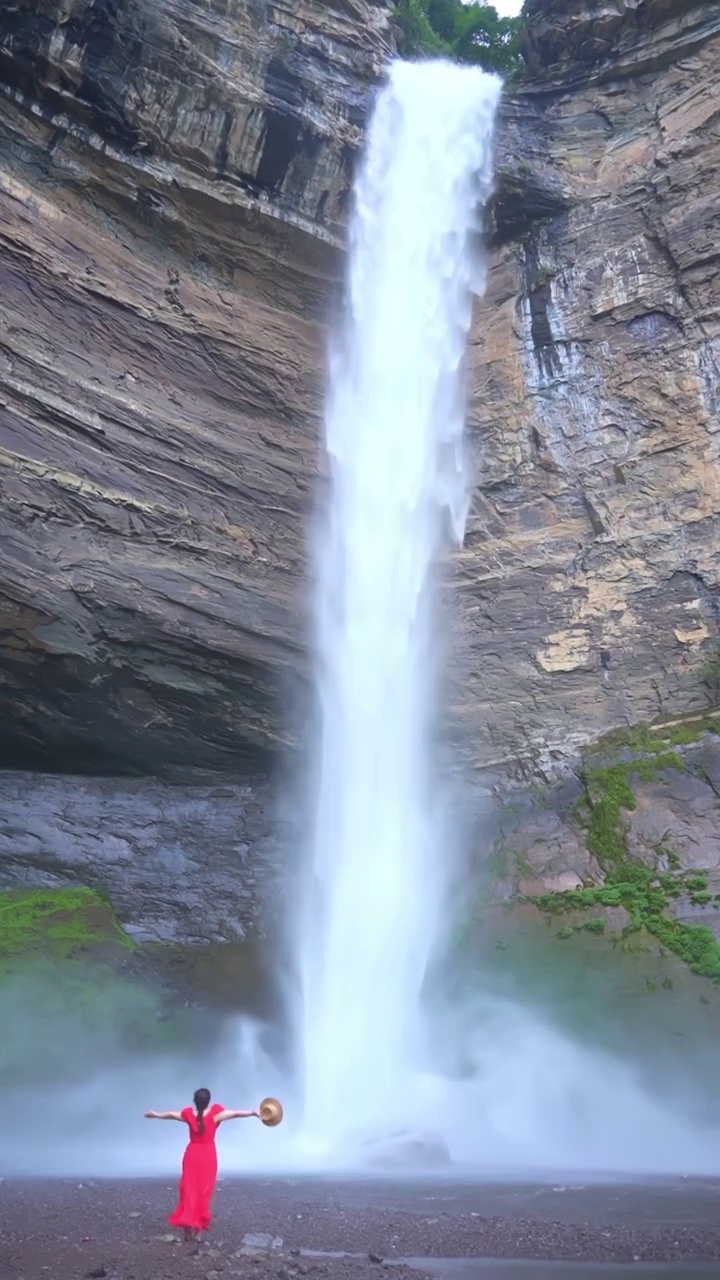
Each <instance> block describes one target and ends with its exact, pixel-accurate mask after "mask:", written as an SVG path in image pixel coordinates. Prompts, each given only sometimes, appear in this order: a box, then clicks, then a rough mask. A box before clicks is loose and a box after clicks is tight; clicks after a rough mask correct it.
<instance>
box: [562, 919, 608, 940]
mask: <svg viewBox="0 0 720 1280" xmlns="http://www.w3.org/2000/svg"><path fill="white" fill-rule="evenodd" d="M604 932H605V921H604V920H602V919H601V918H600V917H599V916H597V917H595V918H594V919H592V920H583V922H582V924H566V925H564V926H563V928H562V929H559V930H558V932H557V933H556V934H555V937H556V938H559V939H560V941H565V940H566V939H567V938H573V937H574V936H575V934H576V933H604Z"/></svg>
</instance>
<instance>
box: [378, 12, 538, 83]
mask: <svg viewBox="0 0 720 1280" xmlns="http://www.w3.org/2000/svg"><path fill="white" fill-rule="evenodd" d="M395 23H396V26H397V28H398V32H399V46H400V52H401V53H402V54H403V56H405V57H418V56H422V55H428V54H429V55H433V54H434V55H442V54H444V55H445V56H447V57H451V58H455V59H456V60H457V61H458V62H471V63H475V64H476V65H477V66H480V67H482V68H483V70H485V71H496V72H498V74H499V75H501V76H505V77H507V76H511V75H512V74H513V73H514V72H516V71H517V70H518V69H519V67H520V54H519V49H518V38H519V30H520V19H519V18H501V17H500V15H499V14H498V12H497V10H496V9H495V8H494V7H493V6H492V5H490V4H463V3H462V0H398V3H397V6H396V9H395Z"/></svg>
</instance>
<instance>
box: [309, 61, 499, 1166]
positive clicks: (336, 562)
mask: <svg viewBox="0 0 720 1280" xmlns="http://www.w3.org/2000/svg"><path fill="white" fill-rule="evenodd" d="M499 91H500V84H499V82H498V80H496V79H495V78H494V77H492V76H488V75H485V74H484V73H483V72H481V71H479V70H476V69H474V68H460V67H456V66H453V65H451V64H449V63H443V62H430V63H420V64H405V63H396V64H394V66H393V67H392V68H391V71H390V76H389V81H388V83H387V85H386V87H385V88H384V90H383V91H382V92H381V94H380V97H379V99H378V102H377V105H376V109H375V112H374V115H373V119H372V123H371V127H370V132H369V138H368V144H367V153H366V158H365V162H364V166H363V168H362V171H361V173H360V176H359V180H358V182H357V186H356V192H355V209H354V215H353V220H352V232H351V252H350V268H349V279H348V287H347V313H346V320H345V324H344V328H343V332H342V335H341V338H340V341H339V343H338V346H337V348H336V349H335V350H334V352H333V353H332V358H331V365H330V380H329V395H328V404H327V413H326V448H327V455H328V459H329V469H330V490H329V496H328V506H327V512H326V517H325V521H324V524H323V528H322V532H321V536H320V537H319V539H318V571H319V588H318V605H317V621H318V648H319V658H320V675H319V684H320V693H321V700H322V716H323V727H322V747H321V762H320V795H319V802H318V812H317V822H316V831H315V844H314V863H313V869H314V884H313V892H312V894H311V899H312V904H311V909H310V912H309V916H308V919H307V921H306V924H305V930H304V944H303V968H304V980H305V1014H304V1018H305V1021H304V1048H305V1078H306V1108H305V1123H306V1132H307V1133H308V1134H309V1135H312V1137H313V1139H314V1140H316V1141H317V1142H318V1143H319V1144H320V1145H327V1146H332V1145H333V1144H334V1143H336V1142H337V1140H338V1139H340V1138H341V1136H342V1135H343V1133H344V1132H346V1131H347V1129H348V1127H350V1126H354V1127H357V1128H358V1129H361V1130H362V1129H365V1130H366V1131H372V1130H373V1129H375V1128H377V1129H386V1128H387V1124H388V1115H389V1114H393V1115H394V1116H395V1117H396V1118H397V1098H398V1097H400V1096H402V1094H403V1091H404V1089H405V1084H406V1082H407V1080H408V1078H409V1073H410V1072H411V1071H412V1068H413V1060H414V1055H415V1051H416V1048H417V1046H416V1032H417V1026H416V1018H417V1012H418V998H419V994H420V987H421V984H422V981H423V976H424V972H425V967H426V963H427V960H428V955H429V951H430V948H431V947H432V944H433V941H434V938H435V932H436V925H437V920H438V912H439V910H440V908H441V906H442V902H443V890H444V887H445V884H444V867H445V865H446V864H445V861H444V854H443V850H442V849H441V848H438V847H437V828H436V826H435V825H434V822H433V819H432V816H431V810H430V805H429V800H430V798H431V797H432V795H433V788H434V779H433V776H432V768H431V752H430V735H431V724H430V712H431V703H432V697H431V695H432V689H431V685H432V680H431V676H430V672H431V670H432V655H433V649H434V647H435V637H434V635H433V627H432V619H431V612H432V611H431V609H430V608H429V603H430V597H431V579H432V570H433V564H434V562H435V560H436V558H437V556H438V553H439V551H440V550H441V548H442V546H443V543H444V542H445V541H447V540H449V539H452V540H454V542H455V543H460V542H461V541H462V538H463V532H464V526H465V519H466V515H467V510H468V503H469V484H468V470H467V466H466V462H465V457H464V448H463V417H464V403H463V401H464V397H463V385H462V376H461V374H462V366H463V359H464V352H465V346H466V339H467V333H468V328H469V325H470V319H471V310H472V293H473V290H475V291H477V289H478V286H479V283H480V281H479V276H480V271H479V264H478V261H477V257H478V255H477V245H475V244H474V243H473V239H474V237H473V233H474V232H475V231H476V230H477V228H478V219H479V216H480V215H481V213H482V209H483V206H484V203H485V201H486V199H487V197H488V194H489V191H490V186H491V180H492V162H491V142H492V132H493V118H494V115H495V109H496V105H497V102H498V97H499ZM389 1108H390V1111H389Z"/></svg>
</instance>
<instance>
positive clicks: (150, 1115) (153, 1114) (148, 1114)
mask: <svg viewBox="0 0 720 1280" xmlns="http://www.w3.org/2000/svg"><path fill="white" fill-rule="evenodd" d="M156 1116H157V1112H156V1111H146V1112H145V1119H146V1120H154V1119H155V1118H156Z"/></svg>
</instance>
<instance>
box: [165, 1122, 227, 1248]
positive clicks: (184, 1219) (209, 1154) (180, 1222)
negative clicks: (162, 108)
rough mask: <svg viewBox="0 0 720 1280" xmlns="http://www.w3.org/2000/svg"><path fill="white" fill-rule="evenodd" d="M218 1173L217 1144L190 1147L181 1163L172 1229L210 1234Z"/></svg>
mask: <svg viewBox="0 0 720 1280" xmlns="http://www.w3.org/2000/svg"><path fill="white" fill-rule="evenodd" d="M217 1171H218V1160H217V1151H216V1149H215V1143H214V1142H212V1143H210V1142H208V1143H204V1142H190V1143H188V1145H187V1147H186V1148H185V1155H184V1156H183V1162H182V1174H181V1175H180V1195H179V1199H178V1206H177V1209H176V1210H175V1212H174V1213H171V1214H170V1217H169V1218H168V1222H169V1223H170V1226H171V1227H185V1228H187V1229H189V1230H191V1231H207V1229H208V1227H209V1226H210V1223H211V1222H212V1213H211V1212H210V1201H211V1200H212V1197H213V1192H214V1190H215V1183H216V1181H217Z"/></svg>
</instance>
